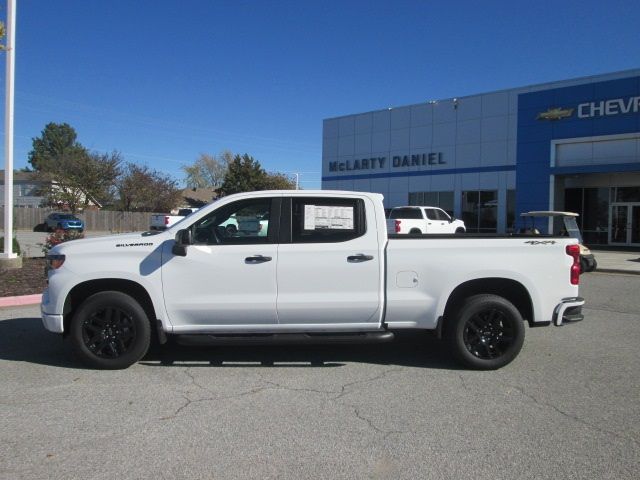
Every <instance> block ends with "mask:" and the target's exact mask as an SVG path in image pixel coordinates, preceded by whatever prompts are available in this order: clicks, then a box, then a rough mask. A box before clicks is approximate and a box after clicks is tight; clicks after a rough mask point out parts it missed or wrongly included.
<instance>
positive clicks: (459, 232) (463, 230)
mask: <svg viewBox="0 0 640 480" xmlns="http://www.w3.org/2000/svg"><path fill="white" fill-rule="evenodd" d="M464 232H465V229H464V228H462V227H458V228H456V234H457V235H462V234H463V233H464Z"/></svg>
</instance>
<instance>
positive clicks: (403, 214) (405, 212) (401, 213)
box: [389, 207, 422, 219]
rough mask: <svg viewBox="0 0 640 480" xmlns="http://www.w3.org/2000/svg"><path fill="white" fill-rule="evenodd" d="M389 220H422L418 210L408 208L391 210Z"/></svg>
mask: <svg viewBox="0 0 640 480" xmlns="http://www.w3.org/2000/svg"><path fill="white" fill-rule="evenodd" d="M389 218H399V219H409V218H415V219H422V213H421V212H420V209H419V208H412V207H408V208H403V207H400V208H394V209H393V210H391V214H390V215H389Z"/></svg>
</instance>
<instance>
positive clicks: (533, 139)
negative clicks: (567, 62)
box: [516, 77, 640, 215]
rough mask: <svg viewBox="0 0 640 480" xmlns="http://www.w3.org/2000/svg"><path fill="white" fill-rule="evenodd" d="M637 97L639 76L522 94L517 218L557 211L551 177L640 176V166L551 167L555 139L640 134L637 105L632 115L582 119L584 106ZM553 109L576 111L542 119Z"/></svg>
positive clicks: (517, 165) (517, 168) (624, 114)
mask: <svg viewBox="0 0 640 480" xmlns="http://www.w3.org/2000/svg"><path fill="white" fill-rule="evenodd" d="M638 96H640V77H631V78H624V79H619V80H610V81H603V82H597V83H588V84H583V85H577V86H571V87H564V88H556V89H550V90H542V91H537V92H532V93H524V94H520V95H519V97H518V136H517V138H518V144H517V163H516V192H517V193H516V203H517V207H516V208H517V214H518V215H519V214H520V213H521V212H526V211H530V210H548V209H549V208H550V207H553V206H552V205H549V199H550V176H551V175H560V174H583V173H611V172H626V171H636V172H637V171H640V164H639V163H634V164H615V165H611V164H606V165H587V166H570V167H554V166H552V165H551V148H552V143H551V142H552V141H553V140H561V139H569V138H578V137H595V136H601V135H619V134H625V133H637V132H640V112H638V111H637V109H635V108H633V107H634V106H633V105H632V108H631V109H630V111H629V112H628V113H617V114H613V115H595V116H593V117H590V118H579V116H578V113H579V112H578V106H579V105H580V104H584V103H592V102H596V104H597V105H598V106H599V105H600V102H603V101H607V100H611V99H623V101H625V102H627V101H629V100H631V101H632V102H633V99H634V97H638ZM553 108H560V109H563V110H567V109H573V112H572V113H571V115H570V116H569V117H567V118H561V119H557V120H544V119H539V118H538V115H539V114H540V113H542V112H546V111H548V110H549V109H553ZM634 110H635V111H634ZM590 111H591V109H590V108H587V107H585V108H583V112H590Z"/></svg>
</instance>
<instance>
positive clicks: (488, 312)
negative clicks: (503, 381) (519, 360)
mask: <svg viewBox="0 0 640 480" xmlns="http://www.w3.org/2000/svg"><path fill="white" fill-rule="evenodd" d="M445 327H446V330H445V333H446V336H447V340H448V341H449V344H450V346H451V347H452V350H453V354H454V356H455V357H456V359H457V360H458V361H460V362H461V363H462V364H463V365H464V366H466V367H468V368H473V369H477V370H494V369H496V368H500V367H503V366H505V365H507V364H508V363H510V362H511V361H512V360H513V359H514V358H516V356H517V355H518V353H519V352H520V349H521V348H522V344H523V343H524V321H523V319H522V316H521V315H520V312H519V311H518V309H517V308H516V307H515V306H514V305H513V304H512V303H511V302H509V301H508V300H506V299H505V298H503V297H500V296H497V295H474V296H472V297H469V298H467V299H466V300H465V301H464V303H463V304H462V306H461V307H460V309H458V310H457V312H456V313H455V314H454V315H453V318H451V319H450V320H449V321H448V322H447V323H446V324H445Z"/></svg>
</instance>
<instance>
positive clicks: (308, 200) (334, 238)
mask: <svg viewBox="0 0 640 480" xmlns="http://www.w3.org/2000/svg"><path fill="white" fill-rule="evenodd" d="M365 225H366V222H365V212H364V202H363V200H362V199H350V198H330V197H329V198H327V197H317V198H314V197H303V198H292V199H291V240H292V242H293V243H331V242H346V241H348V240H352V239H354V238H358V237H361V236H362V235H364V234H365V232H366V226H365Z"/></svg>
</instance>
